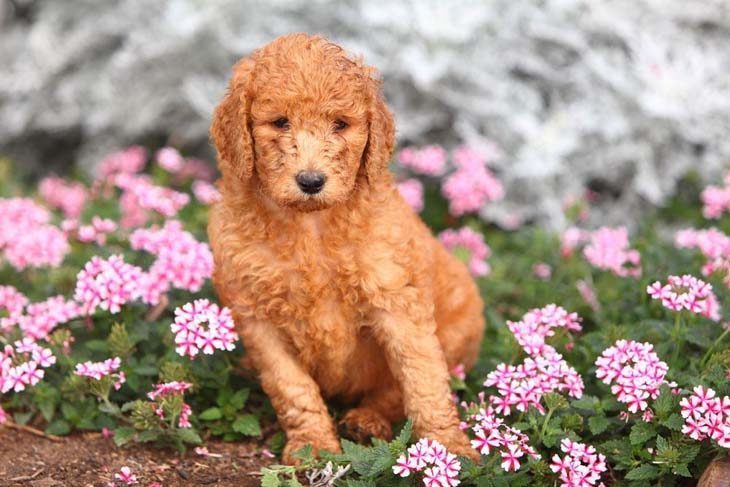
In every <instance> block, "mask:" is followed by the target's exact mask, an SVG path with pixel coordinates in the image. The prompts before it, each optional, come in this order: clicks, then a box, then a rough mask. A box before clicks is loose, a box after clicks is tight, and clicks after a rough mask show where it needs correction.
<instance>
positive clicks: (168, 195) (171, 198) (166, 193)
mask: <svg viewBox="0 0 730 487" xmlns="http://www.w3.org/2000/svg"><path fill="white" fill-rule="evenodd" d="M115 184H116V185H117V186H118V187H119V188H120V189H121V190H122V196H121V198H120V199H119V204H120V206H121V208H122V221H121V224H122V227H124V228H132V227H136V226H140V225H142V224H144V222H145V221H146V219H147V211H148V210H149V211H155V212H157V213H159V214H160V215H162V216H164V217H167V218H171V217H174V216H175V215H177V212H178V211H180V209H181V208H183V207H184V206H185V205H187V204H188V203H189V202H190V196H188V195H187V194H186V193H180V192H178V191H175V190H173V189H171V188H167V187H164V186H157V185H155V184H152V182H151V180H150V178H149V177H148V176H139V175H129V174H122V175H119V176H117V177H116V178H115Z"/></svg>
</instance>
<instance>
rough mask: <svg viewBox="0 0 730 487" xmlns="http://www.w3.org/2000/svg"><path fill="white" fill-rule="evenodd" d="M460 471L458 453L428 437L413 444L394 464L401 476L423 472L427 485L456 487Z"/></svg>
mask: <svg viewBox="0 0 730 487" xmlns="http://www.w3.org/2000/svg"><path fill="white" fill-rule="evenodd" d="M460 471H461V464H460V463H459V460H458V459H457V458H456V455H454V454H453V453H449V452H448V451H447V450H446V448H445V447H444V446H443V445H442V444H441V443H439V442H438V441H436V440H432V441H431V440H428V439H426V438H421V439H420V440H418V442H417V443H414V444H413V445H411V446H410V447H409V448H408V450H407V452H406V454H404V455H401V456H400V457H398V459H397V460H396V462H395V465H394V466H393V473H394V474H395V475H399V476H401V477H408V476H409V475H411V474H412V473H415V472H423V485H425V486H426V487H455V486H457V485H459V483H460V480H459V472H460Z"/></svg>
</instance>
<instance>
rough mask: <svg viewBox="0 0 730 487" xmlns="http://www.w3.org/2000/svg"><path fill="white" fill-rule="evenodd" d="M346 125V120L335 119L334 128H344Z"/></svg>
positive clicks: (338, 129)
mask: <svg viewBox="0 0 730 487" xmlns="http://www.w3.org/2000/svg"><path fill="white" fill-rule="evenodd" d="M347 127H348V125H347V122H345V121H344V120H335V130H337V131H340V130H345V129H346V128H347Z"/></svg>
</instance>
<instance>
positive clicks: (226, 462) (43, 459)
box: [0, 428, 276, 487]
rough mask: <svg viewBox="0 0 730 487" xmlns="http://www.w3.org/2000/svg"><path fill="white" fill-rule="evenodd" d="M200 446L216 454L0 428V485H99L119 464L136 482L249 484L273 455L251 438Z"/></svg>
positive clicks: (142, 485)
mask: <svg viewBox="0 0 730 487" xmlns="http://www.w3.org/2000/svg"><path fill="white" fill-rule="evenodd" d="M206 447H207V448H208V451H209V452H210V453H212V454H219V455H221V457H220V458H218V457H213V456H200V455H198V454H196V453H195V452H194V451H193V449H192V448H191V449H189V450H188V452H187V453H186V454H185V455H182V456H180V455H179V454H177V453H175V452H171V451H163V450H158V449H154V448H151V447H142V446H131V447H125V448H117V447H116V446H115V445H114V442H113V441H112V440H111V439H104V438H102V436H101V435H100V434H98V433H93V434H87V435H72V436H69V437H66V438H62V439H61V441H58V442H53V441H50V440H48V439H46V438H41V437H37V436H33V435H31V434H28V433H25V432H21V431H15V430H10V429H7V428H0V486H2V487H20V486H22V487H77V486H78V487H91V486H93V487H102V486H104V487H105V486H107V485H108V483H109V482H110V481H112V479H113V477H114V474H115V473H116V472H119V469H120V468H121V467H122V466H124V465H126V466H128V467H129V468H131V469H132V472H133V473H134V474H136V475H137V480H138V481H139V484H138V485H139V486H140V487H147V486H148V485H149V484H150V483H152V482H155V481H157V482H160V483H161V484H162V485H163V486H165V487H175V486H193V485H195V486H197V485H215V486H223V487H225V486H231V487H233V486H235V487H241V486H254V485H259V484H260V482H259V478H260V477H259V475H258V473H259V471H260V469H261V467H263V466H266V465H269V464H271V463H275V461H276V459H269V458H265V457H264V456H263V455H261V448H260V446H259V445H258V444H256V443H224V442H220V441H212V440H211V441H207V442H206ZM119 485H121V484H119Z"/></svg>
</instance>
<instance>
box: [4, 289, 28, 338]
mask: <svg viewBox="0 0 730 487" xmlns="http://www.w3.org/2000/svg"><path fill="white" fill-rule="evenodd" d="M27 304H28V298H26V297H25V295H24V294H22V293H21V292H19V291H18V290H17V289H15V288H14V287H13V286H0V310H2V311H4V313H3V314H4V315H5V316H0V331H8V330H9V329H10V328H12V327H13V326H15V325H16V324H17V323H18V318H19V317H20V316H21V315H22V314H23V308H25V306H26V305H27Z"/></svg>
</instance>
